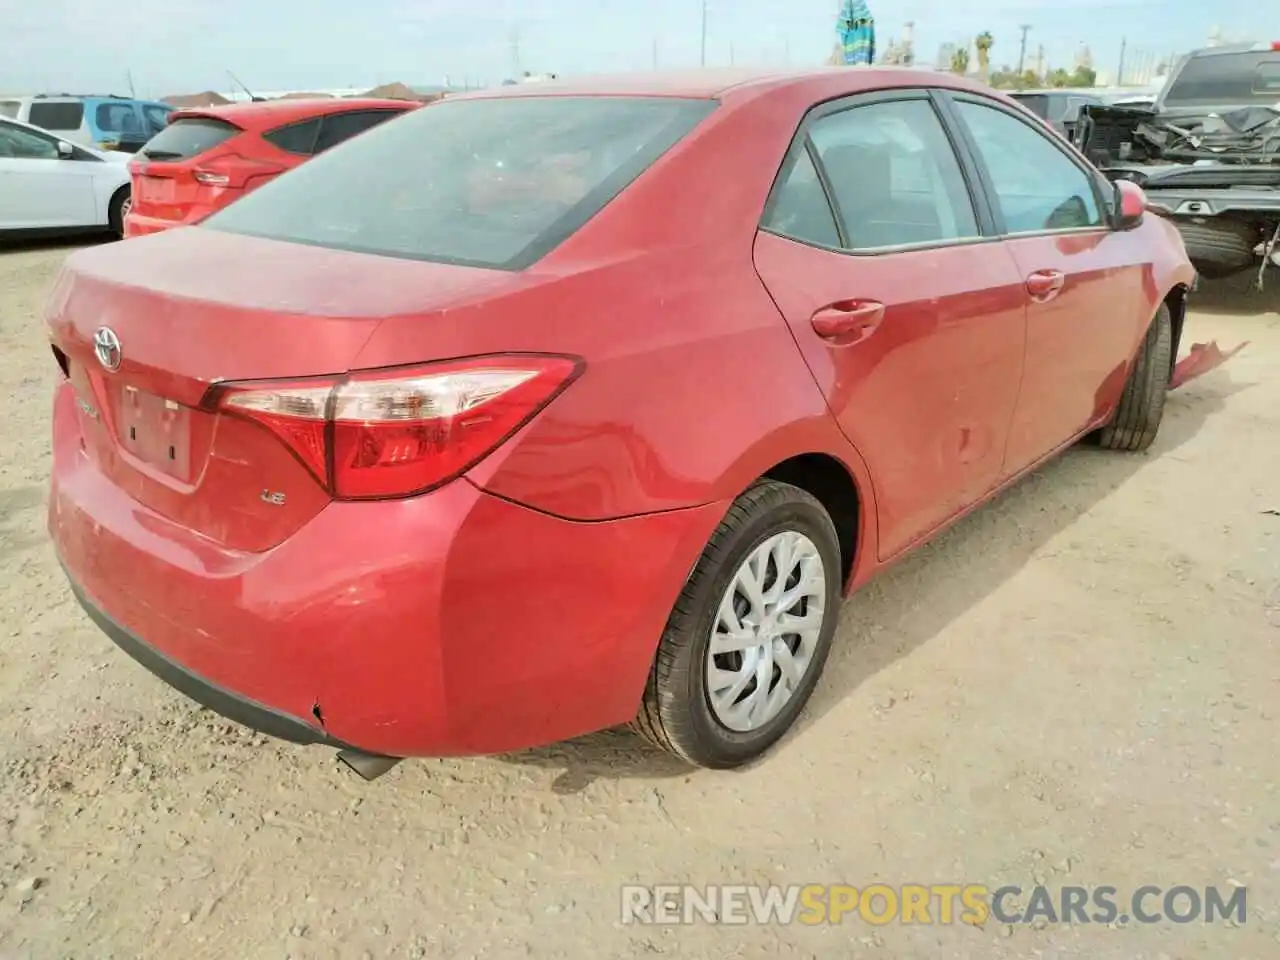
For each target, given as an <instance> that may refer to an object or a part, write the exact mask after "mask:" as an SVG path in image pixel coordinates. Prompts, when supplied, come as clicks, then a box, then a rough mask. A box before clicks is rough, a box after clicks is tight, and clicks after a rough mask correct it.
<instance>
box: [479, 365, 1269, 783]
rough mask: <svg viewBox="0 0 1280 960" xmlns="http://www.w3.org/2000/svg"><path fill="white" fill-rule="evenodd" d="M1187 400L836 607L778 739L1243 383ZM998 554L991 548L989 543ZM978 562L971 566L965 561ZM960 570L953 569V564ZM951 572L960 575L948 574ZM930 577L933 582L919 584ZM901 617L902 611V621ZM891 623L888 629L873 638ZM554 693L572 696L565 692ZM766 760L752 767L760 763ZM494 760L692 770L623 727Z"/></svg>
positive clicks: (571, 777) (1187, 433)
mask: <svg viewBox="0 0 1280 960" xmlns="http://www.w3.org/2000/svg"><path fill="white" fill-rule="evenodd" d="M1197 383H1198V384H1199V385H1200V387H1199V389H1198V390H1197V392H1196V394H1195V395H1194V396H1193V395H1190V394H1186V393H1183V392H1176V393H1172V394H1170V396H1169V400H1168V405H1167V406H1166V411H1165V419H1164V422H1163V423H1162V425H1161V431H1160V435H1159V438H1158V439H1157V441H1156V444H1155V446H1154V447H1153V448H1152V450H1151V451H1150V452H1149V453H1147V454H1124V453H1114V452H1111V451H1105V450H1099V449H1096V448H1090V447H1087V446H1080V447H1077V448H1075V449H1072V450H1070V451H1068V452H1067V453H1066V454H1064V455H1063V456H1061V457H1059V458H1057V459H1056V460H1054V461H1052V462H1051V463H1049V464H1047V465H1045V466H1044V467H1042V468H1041V469H1039V470H1038V471H1036V472H1035V473H1034V474H1032V475H1031V476H1029V477H1027V478H1026V479H1024V480H1023V481H1021V482H1020V483H1019V484H1017V485H1016V486H1015V487H1014V488H1013V489H1011V490H1009V491H1007V492H1006V493H1004V494H1003V495H1002V496H1000V497H999V498H997V499H996V500H995V501H993V503H992V504H989V505H987V506H986V507H983V508H982V509H980V510H978V511H976V512H975V513H974V514H971V515H970V516H969V517H966V518H965V519H964V520H962V521H961V522H960V523H958V524H957V525H956V526H955V527H953V528H952V529H951V530H949V531H947V532H946V533H944V534H942V535H940V536H939V537H938V538H937V539H936V540H934V541H933V542H932V543H930V544H928V545H927V546H925V547H923V548H921V549H919V550H917V551H916V552H914V553H913V554H911V555H910V556H908V557H907V558H906V559H904V560H903V561H902V562H901V563H900V564H898V565H897V566H895V567H893V568H892V569H890V570H888V571H886V572H885V573H884V574H882V575H881V576H879V577H877V578H876V579H875V580H874V581H873V582H872V583H870V584H868V585H867V586H865V587H864V588H863V589H861V590H859V591H858V592H857V593H856V594H854V595H853V596H852V597H850V598H849V599H848V600H847V601H846V602H845V604H844V607H843V609H842V611H841V623H840V628H839V631H838V632H837V634H836V641H835V646H834V647H833V649H832V652H831V657H830V660H829V661H828V662H827V666H826V671H825V673H824V675H823V678H822V681H821V682H820V683H819V685H818V689H817V690H816V691H815V693H814V695H813V699H812V700H811V701H810V702H809V705H808V707H807V708H806V710H805V712H804V713H803V714H802V715H801V718H800V720H799V722H798V723H797V724H796V726H795V727H794V728H793V730H792V732H791V733H790V734H789V735H788V737H787V738H785V739H784V741H783V744H781V745H780V746H781V747H782V748H784V749H785V743H786V740H787V739H790V738H791V737H792V736H795V735H796V734H798V733H800V732H801V731H803V730H805V729H807V728H808V727H810V726H812V725H813V724H815V723H817V722H819V721H820V720H821V719H822V717H823V716H824V715H825V714H826V713H827V712H828V711H830V710H831V709H832V708H834V707H836V706H838V705H839V704H840V702H841V701H843V700H844V699H845V698H846V697H848V696H849V695H850V694H851V693H852V692H853V691H854V690H856V689H857V688H858V687H859V686H860V685H861V684H862V683H863V682H864V681H866V680H867V679H868V678H869V677H872V676H874V675H875V674H877V673H879V672H880V671H881V670H883V669H884V668H885V667H887V666H889V665H890V664H892V663H893V662H894V661H896V660H897V659H899V658H900V657H904V656H906V655H908V654H910V653H911V652H912V651H913V650H915V649H916V648H917V647H919V646H921V645H922V644H925V643H928V642H929V641H930V640H931V639H933V638H934V637H936V636H937V635H938V634H939V633H941V632H942V631H943V630H944V629H945V628H946V627H947V625H948V624H950V623H951V622H952V621H954V620H956V619H957V618H958V617H960V616H962V615H963V614H964V613H965V612H966V611H967V610H969V609H970V608H971V607H973V606H975V605H976V604H978V603H980V602H981V601H982V600H983V599H984V598H986V597H987V596H988V595H989V594H991V593H992V592H994V591H995V590H997V589H998V588H999V587H1000V586H1001V585H1002V584H1004V583H1005V582H1006V581H1007V580H1009V579H1010V578H1011V577H1013V576H1014V575H1015V574H1016V573H1018V571H1019V570H1021V569H1022V568H1023V567H1024V566H1025V565H1026V564H1027V563H1028V561H1030V560H1031V559H1032V557H1033V556H1034V555H1035V554H1036V553H1037V552H1038V551H1040V550H1041V548H1043V547H1044V546H1045V545H1046V544H1047V543H1048V542H1049V541H1050V540H1051V539H1053V538H1054V537H1055V536H1057V535H1058V534H1059V533H1061V532H1062V531H1064V530H1066V529H1067V528H1068V527H1070V526H1071V525H1072V524H1073V523H1074V522H1075V521H1076V520H1077V519H1079V518H1080V517H1081V516H1083V515H1084V514H1085V513H1087V512H1088V511H1089V510H1090V509H1092V508H1093V507H1094V506H1095V505H1096V504H1097V503H1099V502H1101V501H1102V500H1104V499H1105V498H1106V497H1108V496H1109V495H1110V494H1111V493H1113V492H1114V491H1115V490H1117V489H1118V488H1119V487H1120V486H1122V485H1123V484H1124V483H1126V482H1127V481H1128V480H1129V479H1130V478H1132V477H1133V476H1134V475H1135V474H1137V473H1138V471H1140V470H1141V469H1142V468H1143V467H1144V466H1145V465H1146V464H1148V463H1150V462H1151V461H1152V460H1153V459H1156V458H1160V457H1164V456H1169V455H1172V454H1173V453H1174V452H1175V451H1176V450H1177V449H1178V448H1179V447H1181V446H1182V445H1183V444H1185V443H1187V442H1188V441H1189V440H1191V439H1192V438H1193V437H1194V436H1195V435H1196V434H1197V433H1198V432H1199V431H1200V428H1201V427H1202V426H1203V425H1204V423H1205V421H1206V420H1207V419H1208V418H1209V417H1210V416H1212V415H1213V414H1214V413H1216V412H1217V411H1219V410H1220V409H1221V408H1222V406H1223V403H1224V401H1225V400H1226V399H1227V398H1228V397H1230V396H1231V395H1232V394H1234V393H1236V392H1238V391H1240V390H1242V389H1245V387H1246V386H1247V385H1245V384H1239V383H1233V382H1232V380H1231V374H1230V371H1229V369H1223V370H1219V371H1215V372H1214V373H1212V374H1210V375H1208V376H1206V377H1205V378H1204V379H1203V380H1200V381H1197ZM993 540H995V541H998V542H999V543H1001V544H1002V545H1003V548H1002V549H999V550H992V549H991V543H992V541H993ZM979 557H980V560H978V561H976V562H975V558H979ZM960 561H963V562H960ZM956 569H963V570H965V571H966V575H965V576H964V577H956V576H954V575H953V571H954V570H956ZM931 571H936V575H933V576H931ZM904 611H905V612H904ZM887 621H889V622H893V623H894V629H893V630H892V631H888V630H883V631H882V630H876V629H874V628H875V627H876V626H877V625H881V624H884V623H885V622H887ZM566 695H569V696H571V695H572V693H571V692H568V691H566ZM773 756H776V753H774V752H771V753H770V754H767V755H766V756H765V757H764V758H763V759H762V760H761V761H760V763H761V764H767V763H768V762H769V760H770V757H773ZM500 759H501V760H502V761H503V762H508V763H516V764H532V765H535V766H540V767H544V768H549V769H555V770H559V771H561V773H560V775H559V777H557V779H556V781H555V783H554V785H553V789H554V790H555V792H557V793H575V792H577V791H580V790H583V789H585V788H586V787H587V786H588V785H589V784H590V783H591V782H592V781H593V780H594V779H596V778H604V779H615V778H620V777H636V778H642V779H655V780H658V779H667V778H671V777H679V776H688V775H689V774H690V773H692V772H693V771H692V769H691V768H690V767H688V766H687V765H685V764H683V763H681V762H679V761H678V760H675V759H674V758H672V757H671V756H669V755H668V754H666V753H665V752H663V751H661V750H658V749H657V748H655V747H652V746H651V745H649V744H648V743H647V742H645V741H643V740H641V739H640V738H639V737H638V736H634V735H632V734H630V733H629V732H627V731H625V730H610V731H606V732H604V733H600V734H593V735H590V736H586V737H581V738H579V739H577V740H572V741H567V742H565V743H558V744H554V745H552V746H548V747H543V748H540V749H536V750H529V751H524V752H521V753H518V754H509V755H506V756H504V757H501V758H500Z"/></svg>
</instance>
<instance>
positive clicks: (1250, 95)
mask: <svg viewBox="0 0 1280 960" xmlns="http://www.w3.org/2000/svg"><path fill="white" fill-rule="evenodd" d="M1072 133H1073V136H1072V139H1073V141H1074V142H1075V144H1076V146H1078V147H1079V148H1080V149H1081V150H1082V151H1083V152H1084V154H1085V155H1086V156H1087V157H1089V159H1090V160H1091V161H1092V162H1093V163H1094V164H1095V165H1096V166H1097V167H1098V168H1099V169H1101V170H1102V172H1103V173H1104V174H1106V176H1107V177H1109V178H1110V179H1112V180H1131V181H1133V182H1134V183H1137V184H1138V185H1139V186H1141V187H1142V188H1143V189H1144V190H1145V191H1146V193H1147V198H1148V201H1149V202H1150V204H1151V206H1152V208H1153V209H1154V210H1156V211H1157V212H1159V213H1161V214H1163V215H1165V216H1168V217H1169V218H1170V219H1172V220H1173V222H1174V223H1175V224H1176V225H1177V227H1178V230H1179V231H1180V232H1181V234H1182V238H1183V241H1184V242H1185V243H1186V247H1187V254H1188V255H1189V256H1190V257H1191V262H1192V263H1193V264H1194V265H1195V267H1196V269H1197V270H1198V271H1199V273H1200V275H1201V276H1203V277H1206V278H1209V279H1214V278H1219V277H1227V276H1231V275H1232V274H1236V273H1243V272H1244V271H1247V270H1256V271H1257V284H1258V287H1259V289H1261V287H1262V285H1263V283H1264V280H1265V278H1266V274H1267V272H1268V267H1280V42H1274V43H1270V42H1269V43H1256V44H1237V45H1232V46H1222V47H1210V48H1207V49H1204V50H1196V51H1193V52H1192V53H1190V54H1188V55H1187V56H1185V57H1183V58H1182V59H1181V60H1180V61H1179V62H1178V63H1177V64H1176V65H1175V67H1174V69H1173V70H1172V71H1171V73H1170V74H1169V79H1168V81H1167V82H1166V83H1165V86H1164V88H1163V89H1162V90H1161V91H1160V94H1159V95H1158V96H1157V97H1156V101H1155V103H1154V105H1152V106H1150V107H1133V106H1102V105H1096V104H1089V105H1086V106H1084V107H1082V108H1081V110H1080V118H1079V120H1078V122H1077V123H1076V125H1075V129H1074V131H1073V132H1072Z"/></svg>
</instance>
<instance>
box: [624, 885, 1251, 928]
mask: <svg viewBox="0 0 1280 960" xmlns="http://www.w3.org/2000/svg"><path fill="white" fill-rule="evenodd" d="M1246 900H1247V892H1246V888H1245V887H1243V886H1228V887H1227V888H1226V889H1225V890H1223V889H1220V888H1218V887H1211V886H1210V887H1192V886H1188V885H1185V884H1183V885H1178V886H1173V887H1168V888H1165V887H1160V886H1155V885H1146V886H1141V887H1138V888H1136V889H1135V890H1133V891H1132V892H1131V893H1128V894H1121V892H1120V891H1119V890H1118V889H1117V888H1116V887H1112V886H1106V885H1100V886H1096V887H1080V886H1064V887H1059V888H1057V889H1056V890H1052V889H1050V888H1049V887H1045V886H1036V887H1032V888H1030V889H1028V890H1024V889H1023V888H1022V887H1017V886H1011V885H1010V886H1002V887H996V888H995V889H991V888H990V887H987V886H985V885H983V884H976V883H966V884H960V883H956V884H928V885H925V884H918V883H907V884H902V885H901V886H897V887H893V886H889V885H888V884H883V883H876V884H871V885H869V886H866V887H862V888H858V887H853V886H848V885H844V884H817V883H810V884H792V885H790V886H750V885H746V884H726V885H713V886H706V887H695V886H687V885H686V886H681V885H675V884H672V885H657V886H626V887H623V888H622V904H621V906H622V922H623V923H624V924H693V923H708V924H761V925H765V924H781V925H787V924H792V923H799V924H807V925H817V924H837V923H843V922H845V921H846V920H849V921H860V922H862V923H868V924H872V925H875V926H883V925H884V924H889V923H901V924H929V925H933V924H940V925H947V924H952V923H966V924H972V925H974V926H981V925H982V924H984V923H986V922H987V920H989V919H994V920H996V921H997V922H999V923H1004V924H1015V923H1017V924H1029V923H1049V924H1093V923H1100V924H1107V925H1110V924H1113V923H1118V924H1129V923H1139V924H1152V923H1193V922H1200V923H1217V922H1219V921H1233V922H1234V923H1236V924H1243V923H1244V922H1245V915H1246Z"/></svg>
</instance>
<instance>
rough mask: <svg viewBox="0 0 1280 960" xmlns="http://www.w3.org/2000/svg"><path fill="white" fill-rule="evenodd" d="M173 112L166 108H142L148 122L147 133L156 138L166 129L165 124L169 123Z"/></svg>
mask: <svg viewBox="0 0 1280 960" xmlns="http://www.w3.org/2000/svg"><path fill="white" fill-rule="evenodd" d="M172 112H173V111H172V110H169V109H167V108H166V107H158V106H145V107H143V108H142V115H143V117H145V118H146V121H147V131H148V132H149V133H150V134H151V135H152V136H155V135H156V134H157V133H159V132H160V131H161V130H163V129H164V128H165V124H167V123H168V122H169V114H170V113H172Z"/></svg>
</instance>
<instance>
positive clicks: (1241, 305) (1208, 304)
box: [1183, 269, 1280, 346]
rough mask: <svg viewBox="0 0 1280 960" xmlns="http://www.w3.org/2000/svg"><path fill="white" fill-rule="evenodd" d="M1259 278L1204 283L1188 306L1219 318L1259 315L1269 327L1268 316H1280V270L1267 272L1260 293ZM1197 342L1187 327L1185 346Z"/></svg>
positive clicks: (1249, 275)
mask: <svg viewBox="0 0 1280 960" xmlns="http://www.w3.org/2000/svg"><path fill="white" fill-rule="evenodd" d="M1257 278H1258V275H1257V274H1256V273H1254V272H1253V271H1252V270H1251V271H1249V272H1248V273H1242V274H1237V275H1236V276H1234V277H1230V278H1228V279H1226V280H1201V281H1200V285H1199V286H1198V287H1197V288H1196V290H1195V292H1194V293H1193V294H1192V295H1191V299H1190V300H1189V301H1188V303H1189V306H1190V308H1191V310H1192V311H1193V312H1194V313H1207V314H1210V315H1212V316H1220V317H1247V316H1250V315H1254V314H1257V315H1259V317H1258V319H1259V320H1260V321H1261V322H1263V323H1266V322H1267V320H1268V318H1267V316H1266V315H1267V314H1268V313H1271V314H1274V313H1277V312H1280V269H1275V270H1269V271H1267V276H1266V286H1265V288H1264V289H1263V290H1261V291H1259V290H1258V288H1257V283H1256V282H1257ZM1188 338H1189V339H1188ZM1195 340H1196V336H1195V331H1194V329H1193V327H1192V326H1188V332H1187V334H1185V335H1184V340H1183V343H1184V344H1187V343H1193V342H1195ZM1224 346H1227V345H1226V344H1224Z"/></svg>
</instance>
